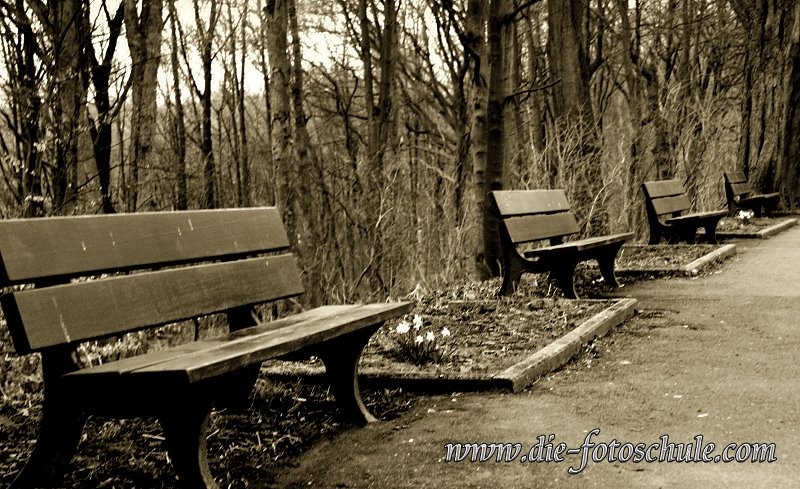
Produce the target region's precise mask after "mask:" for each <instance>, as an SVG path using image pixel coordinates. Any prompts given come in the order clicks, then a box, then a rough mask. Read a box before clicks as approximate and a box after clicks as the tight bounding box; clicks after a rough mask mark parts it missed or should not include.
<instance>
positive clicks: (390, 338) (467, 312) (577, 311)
mask: <svg viewBox="0 0 800 489" xmlns="http://www.w3.org/2000/svg"><path fill="white" fill-rule="evenodd" d="M543 278H544V276H543V275H526V276H524V277H523V281H522V285H521V287H520V289H519V290H518V291H517V292H516V293H514V294H512V295H510V296H507V297H503V298H497V297H496V296H495V292H496V291H497V290H498V288H499V286H500V282H499V280H491V281H487V282H483V283H470V284H467V285H463V286H460V287H455V288H453V289H451V290H448V291H440V292H435V293H432V294H419V295H418V296H417V297H416V302H417V305H416V307H415V309H414V312H413V313H412V314H411V315H410V316H409V317H408V318H405V320H404V321H400V322H395V323H388V324H385V325H384V326H383V327H382V328H381V329H380V330H379V331H378V332H377V333H376V334H375V336H373V338H372V340H371V341H370V343H369V344H368V345H367V347H366V349H365V351H364V354H363V356H362V359H361V364H360V367H359V371H360V373H361V374H362V376H364V377H365V378H366V379H367V380H368V381H369V380H374V381H378V382H380V383H381V384H384V383H386V384H389V385H395V382H396V384H399V385H409V384H408V383H407V382H403V381H402V380H406V381H408V380H411V381H413V380H414V379H417V380H423V381H425V380H427V381H430V380H432V379H440V380H441V381H442V382H440V384H442V385H443V388H444V387H450V388H451V390H452V389H458V388H459V386H458V384H457V383H458V381H469V380H475V381H480V380H484V381H489V380H491V378H492V376H493V375H495V374H497V373H499V372H502V371H503V370H505V369H507V368H509V367H512V366H514V365H516V364H518V363H519V362H520V361H522V360H524V359H525V358H527V357H529V356H530V355H531V354H533V353H534V352H536V351H538V350H540V349H541V348H543V347H545V346H546V345H548V344H549V343H551V342H552V341H554V340H556V339H557V338H561V337H562V336H563V335H564V334H566V333H568V332H570V331H572V330H573V329H574V328H575V327H576V326H578V325H580V324H581V323H583V322H584V321H586V320H588V319H589V318H591V317H593V316H595V315H597V314H599V313H600V312H602V311H603V310H605V309H606V308H608V307H609V306H610V305H611V304H612V302H613V301H611V300H604V299H594V300H569V299H565V298H563V297H561V296H560V295H558V294H557V293H556V292H555V291H556V290H557V289H555V288H554V287H551V286H550V285H549V284H547V281H546V280H542V279H543ZM536 279H538V280H536ZM415 323H416V324H415ZM409 327H410V328H412V329H411V330H410V331H409V330H408V328H409ZM413 328H418V329H416V330H415V329H413ZM417 332H418V333H419V334H418V335H417V336H419V338H417V340H418V341H420V346H421V347H424V346H426V344H427V343H428V342H429V341H430V342H431V343H436V346H437V347H438V348H441V350H442V351H443V352H444V354H443V355H442V358H441V361H439V362H416V361H414V359H413V358H411V357H409V356H407V355H406V356H405V357H404V355H403V353H402V351H401V350H402V341H403V335H407V334H412V335H415V334H417ZM442 332H444V333H445V334H444V335H443V334H442ZM267 369H268V371H269V372H271V373H277V374H280V375H284V374H285V375H289V376H291V375H298V374H300V375H320V374H322V372H323V367H322V365H321V363H320V362H318V361H313V360H312V361H309V362H270V365H269V366H268V367H267ZM448 381H453V383H452V384H448ZM410 384H411V385H414V384H413V382H411V383H410Z"/></svg>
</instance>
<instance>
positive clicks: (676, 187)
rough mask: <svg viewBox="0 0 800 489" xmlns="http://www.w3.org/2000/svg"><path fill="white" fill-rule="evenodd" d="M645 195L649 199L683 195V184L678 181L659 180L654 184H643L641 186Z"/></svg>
mask: <svg viewBox="0 0 800 489" xmlns="http://www.w3.org/2000/svg"><path fill="white" fill-rule="evenodd" d="M642 187H643V188H644V191H645V194H646V195H647V197H649V198H651V199H657V198H659V197H669V196H672V195H680V194H685V193H686V191H685V190H684V188H683V184H682V183H681V182H680V180H659V181H656V182H644V184H642Z"/></svg>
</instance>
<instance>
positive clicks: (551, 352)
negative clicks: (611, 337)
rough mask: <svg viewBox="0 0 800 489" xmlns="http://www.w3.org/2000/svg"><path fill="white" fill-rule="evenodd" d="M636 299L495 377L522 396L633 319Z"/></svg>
mask: <svg viewBox="0 0 800 489" xmlns="http://www.w3.org/2000/svg"><path fill="white" fill-rule="evenodd" d="M637 302H638V301H637V300H636V299H630V298H629V299H622V300H620V301H619V302H617V303H615V304H614V305H612V306H611V307H609V308H607V309H605V310H603V311H602V312H600V314H596V315H595V316H594V317H592V318H590V319H588V320H587V321H585V322H584V323H583V324H581V325H580V326H578V327H577V328H575V329H573V330H572V331H570V332H569V333H567V334H565V335H564V336H562V337H561V338H558V339H557V340H555V341H553V342H552V343H550V344H549V345H547V346H545V347H544V348H542V349H541V350H539V351H537V352H536V353H534V354H533V355H531V356H529V357H528V358H526V359H525V360H523V361H521V362H519V363H517V364H516V365H514V366H512V367H510V368H508V369H506V370H505V371H503V372H502V373H500V374H498V375H495V376H494V379H495V380H497V381H498V383H499V384H500V385H502V386H503V387H504V388H506V389H508V390H510V391H512V392H519V391H521V390H522V389H524V388H525V387H528V386H529V385H531V384H532V383H533V382H534V381H536V380H537V379H538V378H539V377H541V376H543V375H545V374H547V373H549V372H552V371H553V370H556V369H557V368H559V367H561V366H563V365H564V364H565V363H567V362H568V361H569V360H570V359H571V358H572V357H573V356H574V355H575V354H576V353H578V352H579V351H580V349H581V348H582V347H583V345H585V344H586V343H588V342H589V341H591V340H593V339H595V338H597V337H600V336H604V335H605V334H606V333H608V331H609V330H610V329H611V328H613V327H614V326H617V325H619V324H622V323H623V322H625V321H627V320H628V319H630V318H631V317H632V316H633V313H634V306H635V305H636V303H637Z"/></svg>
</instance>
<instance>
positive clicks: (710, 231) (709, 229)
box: [703, 221, 717, 244]
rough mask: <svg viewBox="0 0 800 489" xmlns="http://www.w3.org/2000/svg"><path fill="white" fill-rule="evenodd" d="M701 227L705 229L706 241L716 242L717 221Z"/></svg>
mask: <svg viewBox="0 0 800 489" xmlns="http://www.w3.org/2000/svg"><path fill="white" fill-rule="evenodd" d="M703 229H705V231H706V241H708V242H709V243H711V244H717V221H714V223H713V224H706V225H705V226H703Z"/></svg>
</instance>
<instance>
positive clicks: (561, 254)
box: [491, 190, 633, 299]
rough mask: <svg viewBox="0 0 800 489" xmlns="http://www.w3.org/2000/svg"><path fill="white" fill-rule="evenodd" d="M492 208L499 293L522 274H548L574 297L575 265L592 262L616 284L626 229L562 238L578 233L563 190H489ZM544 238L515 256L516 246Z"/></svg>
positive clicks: (511, 286) (512, 285)
mask: <svg viewBox="0 0 800 489" xmlns="http://www.w3.org/2000/svg"><path fill="white" fill-rule="evenodd" d="M491 194H492V199H493V200H494V206H495V210H496V212H497V213H498V217H499V218H500V220H501V221H502V224H501V226H500V244H501V247H502V255H503V285H502V286H501V287H500V291H499V294H500V295H507V294H509V293H511V292H513V291H514V289H516V287H517V285H518V284H519V280H520V278H521V276H522V274H523V273H524V272H534V273H545V272H549V274H550V277H551V278H552V279H554V280H555V281H556V282H557V283H558V285H559V287H560V288H561V289H562V290H563V291H564V294H565V295H566V296H567V297H570V298H573V299H575V298H577V297H578V294H577V293H576V292H575V285H574V281H573V275H574V273H575V267H576V266H577V264H578V263H580V262H582V261H587V260H592V259H594V260H597V263H598V264H599V265H600V272H601V273H602V275H603V278H604V279H605V281H606V283H608V284H610V285H612V286H614V287H619V283H618V282H617V279H616V277H615V275H614V261H615V260H616V257H617V253H618V252H619V249H620V247H621V246H622V245H623V244H624V243H625V241H627V240H628V239H630V238H631V237H633V234H632V233H623V234H614V235H610V236H600V237H595V238H588V239H582V240H579V241H570V242H564V238H565V237H567V236H569V235H572V234H575V233H577V232H578V222H577V221H576V219H575V216H574V215H573V214H572V212H570V206H569V202H567V197H566V195H564V191H563V190H505V191H495V192H491ZM542 240H549V246H544V247H541V248H536V249H533V250H529V251H526V252H524V253H523V254H520V252H519V250H518V249H517V246H519V245H524V244H526V243H531V242H536V241H542Z"/></svg>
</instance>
